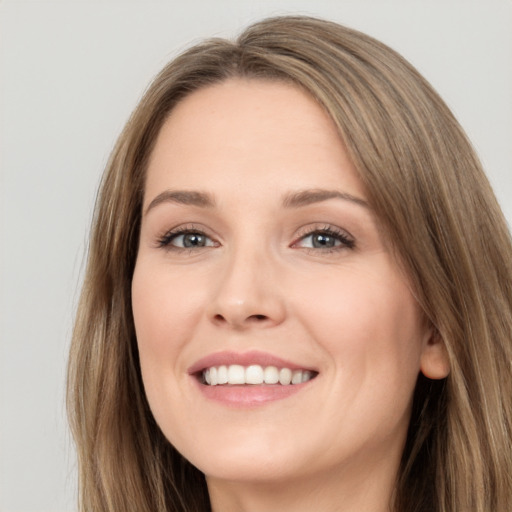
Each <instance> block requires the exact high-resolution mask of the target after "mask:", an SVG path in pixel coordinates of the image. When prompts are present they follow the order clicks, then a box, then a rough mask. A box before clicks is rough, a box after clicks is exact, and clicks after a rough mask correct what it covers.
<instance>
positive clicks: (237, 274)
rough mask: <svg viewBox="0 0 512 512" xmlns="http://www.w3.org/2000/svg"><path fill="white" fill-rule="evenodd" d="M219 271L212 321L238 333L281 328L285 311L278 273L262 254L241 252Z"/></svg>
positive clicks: (275, 265) (210, 314) (210, 306)
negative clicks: (254, 329) (273, 327)
mask: <svg viewBox="0 0 512 512" xmlns="http://www.w3.org/2000/svg"><path fill="white" fill-rule="evenodd" d="M223 265H224V267H223V268H222V269H219V270H220V271H219V274H218V276H217V286H216V287H215V291H214V294H213V295H214V296H213V297H212V301H211V303H210V305H209V311H208V314H209V317H210V320H211V321H212V322H213V323H215V324H216V325H218V326H225V327H227V326H229V327H231V328H233V329H236V330H245V329H250V328H266V327H272V326H276V325H279V324H281V323H282V322H283V321H284V319H285V316H286V307H285V301H284V296H283V294H282V288H281V287H280V282H279V269H278V268H277V264H275V263H274V262H273V261H272V258H271V256H270V255H269V254H264V253H263V251H250V250H246V251H238V252H237V253H236V254H232V255H231V257H229V258H226V261H224V262H223Z"/></svg>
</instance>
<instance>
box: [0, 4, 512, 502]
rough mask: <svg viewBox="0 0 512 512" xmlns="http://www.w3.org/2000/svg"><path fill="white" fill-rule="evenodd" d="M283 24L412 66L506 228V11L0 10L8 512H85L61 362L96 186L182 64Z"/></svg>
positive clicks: (3, 441)
mask: <svg viewBox="0 0 512 512" xmlns="http://www.w3.org/2000/svg"><path fill="white" fill-rule="evenodd" d="M285 13H302V14H312V15H319V16H323V17H326V18H330V19H333V20H335V21H338V22H340V23H343V24H346V25H349V26H352V27H354V28H357V29H360V30H363V31H365V32H367V33H369V34H371V35H373V36H375V37H377V38H378V39H381V40H382V41H384V42H385V43H387V44H389V45H390V46H392V47H394V48H395V49H397V50H398V51H400V52H401V53H402V54H403V55H404V56H405V57H406V58H408V59H409V60H410V61H411V62H412V63H413V64H414V65H415V66H416V67H417V68H418V69H419V70H420V71H421V72H422V73H423V74H424V75H425V76H426V77H427V79H429V80H430V81H431V83H432V84H433V85H434V87H436V89H437V90H438V91H439V92H440V93H441V96H443V98H444V99H445V100H446V102H447V103H448V105H449V106H450V107H451V108H452V109H453V111H454V112H455V114H456V115H457V117H458V118H459V120H460V122H461V123H462V125H463V126H464V127H465V129H466V130H467V132H468V134H469V136H470V138H471V139H472V141H473V143H474V145H475V147H476V149H477V152H478V154H479V155H480V157H481V159H482V160H483V163H484V166H485V168H486V169H487V171H488V174H489V177H490V179H491V182H492V183H493V185H494V187H495V189H496V192H497V195H498V198H499V200H500V202H501V204H502V207H503V209H504V212H505V214H506V216H507V218H508V220H509V222H510V221H512V174H511V171H512V149H511V148H512V138H511V135H512V3H511V2H510V1H507V0H480V1H472V0H463V1H460V2H459V1H443V0H434V1H432V0H430V1H429V0H424V1H421V0H416V1H415V0H393V1H392V0H375V1H371V0H359V1H344V0H338V1H334V0H333V1H328V0H309V1H308V0H302V1H299V0H297V1H293V0H289V1H277V0H272V1H266V0H259V1H236V0H210V1H207V0H203V1H199V0H187V1H186V2H184V1H181V0H180V1H171V0H169V1H144V2H142V1H137V2H135V1H129V0H124V1H123V2H113V1H105V0H104V1H101V2H100V1H74V0H60V1H52V2H49V1H40V0H39V1H32V2H27V1H21V0H13V1H5V0H4V1H1V0H0V73H1V77H0V91H1V103H0V109H1V110H0V115H1V123H0V315H1V316H0V511H2V512H42V511H45V512H61V511H62V512H63V511H68V512H69V511H72V510H76V504H75V495H76V483H75V480H76V470H75V459H74V454H73V447H72V443H71V440H70V436H69V433H68V431H67V427H66V419H65V410H64V380H65V362H66V355H67V350H68V346H69V339H70V332H71V325H72V317H73V312H74V309H75V307H76V302H77V297H78V290H79V282H80V276H81V271H82V269H83V263H84V255H85V250H86V240H87V232H88V225H89V222H90V218H91V213H92V207H93V204H94V197H95V193H96V189H97V185H98V181H99V178H100V175H101V172H102V170H103V167H104V165H105V163H106V160H107V158H108V154H109V152H110V150H111V148H112V146H113V144H114V141H115V139H116V137H117V135H118V134H119V132H120V130H121V128H122V126H123V124H124V122H125V121H126V119H127V117H128V115H129V114H130V112H131V110H132V109H133V107H134V106H135V104H136V102H137V101H138V99H139V98H140V96H141V94H142V92H143V90H144V89H145V87H146V86H147V84H148V82H149V80H150V79H151V77H152V76H154V75H155V74H156V73H157V71H158V70H159V69H160V68H161V67H162V66H163V65H164V64H165V63H166V62H167V61H168V60H169V59H171V58H172V56H174V55H176V54H177V53H178V52H179V51H180V50H183V49H184V48H186V47H187V46H189V45H190V44H191V43H193V42H195V41H198V40H199V39H201V38H204V37H207V36H227V37H231V36H233V35H235V34H237V33H238V32H239V30H240V29H241V28H242V27H244V26H245V25H247V24H248V23H250V22H252V21H255V20H257V19H260V18H262V17H265V16H268V15H275V14H285ZM489 236H492V233H490V234H489ZM120 512H122V511H120Z"/></svg>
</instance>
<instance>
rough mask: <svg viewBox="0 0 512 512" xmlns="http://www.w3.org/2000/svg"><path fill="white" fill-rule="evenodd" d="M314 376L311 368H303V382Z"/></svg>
mask: <svg viewBox="0 0 512 512" xmlns="http://www.w3.org/2000/svg"><path fill="white" fill-rule="evenodd" d="M312 378H313V374H312V373H311V372H310V371H309V370H303V372H302V382H307V381H308V380H311V379H312Z"/></svg>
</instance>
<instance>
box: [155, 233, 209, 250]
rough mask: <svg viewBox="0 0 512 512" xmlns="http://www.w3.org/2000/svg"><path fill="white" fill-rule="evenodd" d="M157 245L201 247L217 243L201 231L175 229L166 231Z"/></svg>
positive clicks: (177, 247)
mask: <svg viewBox="0 0 512 512" xmlns="http://www.w3.org/2000/svg"><path fill="white" fill-rule="evenodd" d="M158 245H159V247H166V248H168V249H178V250H179V249H201V248H203V247H216V246H217V244H216V242H214V241H213V240H212V239H211V238H210V237H209V236H207V235H206V234H205V233H203V232H202V231H198V230H191V229H176V230H172V231H169V232H168V233H166V234H165V235H164V236H163V237H162V238H161V239H160V240H159V241H158Z"/></svg>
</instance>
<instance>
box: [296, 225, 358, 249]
mask: <svg viewBox="0 0 512 512" xmlns="http://www.w3.org/2000/svg"><path fill="white" fill-rule="evenodd" d="M314 235H325V236H328V237H332V238H334V239H335V240H336V241H339V242H340V244H339V245H337V246H334V247H325V248H319V247H304V248H303V249H304V250H307V251H311V252H321V253H322V254H326V253H327V254H330V253H333V252H337V251H343V250H346V249H355V247H356V243H355V240H354V239H353V238H352V237H351V236H350V235H349V234H348V233H347V232H346V231H343V230H341V229H339V228H337V227H334V226H330V225H322V226H315V227H313V228H307V229H306V230H305V232H304V233H301V234H300V235H299V237H298V238H297V240H296V241H295V242H294V243H293V244H292V247H293V246H296V245H297V244H298V243H300V242H303V241H304V240H306V239H307V238H308V237H311V236H314Z"/></svg>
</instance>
